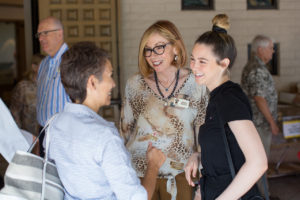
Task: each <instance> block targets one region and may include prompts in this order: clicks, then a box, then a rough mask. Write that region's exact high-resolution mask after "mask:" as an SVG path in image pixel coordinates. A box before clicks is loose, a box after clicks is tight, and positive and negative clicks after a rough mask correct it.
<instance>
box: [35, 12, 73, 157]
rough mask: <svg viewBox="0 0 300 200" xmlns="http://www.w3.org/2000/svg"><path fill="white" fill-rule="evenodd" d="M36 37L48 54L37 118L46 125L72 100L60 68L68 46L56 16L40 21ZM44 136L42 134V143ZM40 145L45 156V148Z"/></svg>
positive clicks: (43, 66)
mask: <svg viewBox="0 0 300 200" xmlns="http://www.w3.org/2000/svg"><path fill="white" fill-rule="evenodd" d="M36 37H37V38H38V39H39V41H40V44H41V47H42V50H43V51H44V52H45V53H46V54H47V55H48V56H47V57H46V58H45V59H43V61H42V62H41V64H40V68H39V71H38V76H37V120H38V123H39V124H40V126H41V127H44V126H45V124H46V122H47V120H48V119H49V118H50V117H51V116H52V115H54V114H55V113H57V112H60V111H62V110H63V108H64V106H65V104H66V102H70V98H69V96H68V95H67V94H66V91H65V89H64V87H63V85H62V83H61V78H60V70H59V65H60V62H61V56H62V54H63V53H64V52H65V51H66V50H67V49H68V46H67V44H66V43H64V37H63V25H62V23H61V22H60V21H59V20H58V19H56V18H55V17H48V18H46V19H44V20H42V21H41V22H40V23H39V26H38V32H37V34H36ZM43 138H44V136H43V135H42V136H41V137H40V144H42V141H43ZM40 147H41V151H40V153H41V156H43V148H42V146H40Z"/></svg>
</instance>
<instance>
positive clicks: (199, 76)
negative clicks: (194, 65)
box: [194, 73, 204, 78]
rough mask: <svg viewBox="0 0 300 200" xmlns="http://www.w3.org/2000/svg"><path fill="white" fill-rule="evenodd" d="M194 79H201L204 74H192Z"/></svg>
mask: <svg viewBox="0 0 300 200" xmlns="http://www.w3.org/2000/svg"><path fill="white" fill-rule="evenodd" d="M194 75H195V77H196V78H201V77H202V76H204V74H202V73H194Z"/></svg>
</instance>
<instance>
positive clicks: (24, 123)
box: [10, 80, 38, 135]
mask: <svg viewBox="0 0 300 200" xmlns="http://www.w3.org/2000/svg"><path fill="white" fill-rule="evenodd" d="M36 90H37V86H36V83H35V82H33V81H29V80H22V81H20V82H19V83H18V84H17V85H16V87H15V88H14V90H13V92H12V97H11V105H10V111H11V113H12V115H13V117H14V119H15V121H16V123H17V125H18V127H19V128H21V129H24V130H26V131H29V132H30V133H32V134H33V135H37V134H38V132H37V131H38V123H37V120H36Z"/></svg>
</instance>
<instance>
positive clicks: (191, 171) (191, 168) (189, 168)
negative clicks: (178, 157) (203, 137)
mask: <svg viewBox="0 0 300 200" xmlns="http://www.w3.org/2000/svg"><path fill="white" fill-rule="evenodd" d="M198 166H199V152H195V153H193V154H192V155H191V157H190V158H189V160H188V162H187V164H186V165H185V168H184V171H185V178H186V180H187V182H188V184H189V185H190V186H192V187H194V186H195V184H194V182H193V180H192V177H193V178H196V175H197V171H198Z"/></svg>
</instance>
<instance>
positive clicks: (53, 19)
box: [40, 16, 63, 29]
mask: <svg viewBox="0 0 300 200" xmlns="http://www.w3.org/2000/svg"><path fill="white" fill-rule="evenodd" d="M43 23H46V24H48V23H49V24H53V25H54V26H55V27H56V28H57V29H63V25H62V23H61V21H60V20H59V19H57V18H56V17H53V16H50V17H47V18H45V19H43V20H42V21H41V22H40V24H43Z"/></svg>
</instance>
